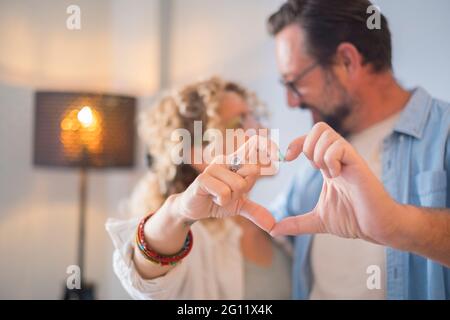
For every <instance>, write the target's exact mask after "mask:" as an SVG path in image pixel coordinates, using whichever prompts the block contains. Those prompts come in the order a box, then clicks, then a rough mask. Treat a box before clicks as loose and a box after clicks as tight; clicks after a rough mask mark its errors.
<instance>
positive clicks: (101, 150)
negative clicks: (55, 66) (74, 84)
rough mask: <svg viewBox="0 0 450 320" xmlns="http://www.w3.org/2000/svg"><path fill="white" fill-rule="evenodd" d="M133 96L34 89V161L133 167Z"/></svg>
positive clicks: (65, 164) (89, 165)
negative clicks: (38, 90)
mask: <svg viewBox="0 0 450 320" xmlns="http://www.w3.org/2000/svg"><path fill="white" fill-rule="evenodd" d="M135 109H136V99H135V98H133V97H126V96H117V95H109V94H94V93H83V92H80V93H74V92H47V91H46V92H44V91H40V92H36V94H35V109H34V112H35V116H34V119H35V123H34V164H35V165H39V166H56V167H94V168H108V167H131V166H133V164H134V153H135V113H136V110H135Z"/></svg>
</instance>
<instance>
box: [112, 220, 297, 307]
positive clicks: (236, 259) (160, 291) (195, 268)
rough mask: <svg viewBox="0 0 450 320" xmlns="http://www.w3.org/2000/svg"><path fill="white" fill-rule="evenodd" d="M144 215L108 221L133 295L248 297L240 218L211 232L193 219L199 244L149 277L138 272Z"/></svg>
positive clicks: (117, 267)
mask: <svg viewBox="0 0 450 320" xmlns="http://www.w3.org/2000/svg"><path fill="white" fill-rule="evenodd" d="M139 220H140V218H134V219H130V220H117V219H109V220H108V221H107V223H106V230H107V231H108V233H109V235H110V237H111V239H112V241H113V244H114V247H115V251H114V255H113V266H114V271H115V273H116V275H117V276H118V278H119V279H120V281H121V283H122V286H123V287H124V288H125V290H126V291H127V292H128V294H129V295H130V296H131V298H133V299H237V300H238V299H244V298H245V292H244V290H245V288H244V286H245V279H244V270H245V268H244V266H245V265H244V259H243V256H242V252H241V244H240V239H241V234H242V230H241V228H240V227H239V226H238V225H237V224H236V223H235V222H233V221H232V220H230V219H224V220H223V222H224V225H223V227H221V228H220V229H219V230H217V232H210V231H209V230H208V228H207V227H206V226H205V225H204V224H202V223H196V224H194V225H193V226H192V227H191V230H192V233H193V236H194V245H193V247H192V251H191V252H190V254H189V255H188V256H187V257H186V258H185V259H183V260H182V261H181V262H180V263H179V264H178V265H176V266H175V267H174V268H173V269H171V270H170V271H169V272H168V273H167V274H165V275H164V276H161V277H158V278H155V279H152V280H146V279H143V278H142V277H141V276H140V275H139V273H138V272H137V270H136V269H135V266H134V262H133V251H134V236H135V232H136V228H137V225H138V223H139ZM284 244H285V245H286V243H284ZM274 257H275V255H274ZM149 263H150V262H149ZM278 265H279V264H278ZM280 273H283V274H281V275H280V276H283V277H287V278H288V279H289V278H290V274H284V273H285V272H284V270H280ZM275 280H276V279H275ZM275 298H276V297H275Z"/></svg>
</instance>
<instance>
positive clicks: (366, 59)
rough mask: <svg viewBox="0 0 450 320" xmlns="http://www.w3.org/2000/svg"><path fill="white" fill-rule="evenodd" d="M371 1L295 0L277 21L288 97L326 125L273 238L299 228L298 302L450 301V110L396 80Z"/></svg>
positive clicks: (308, 141) (318, 128)
mask: <svg viewBox="0 0 450 320" xmlns="http://www.w3.org/2000/svg"><path fill="white" fill-rule="evenodd" d="M369 6H371V3H370V2H369V1H367V0H335V1H330V0H290V1H288V2H286V3H285V4H283V5H282V6H281V8H280V9H279V11H277V12H276V13H274V14H273V15H272V16H271V17H270V18H269V21H268V25H269V30H270V32H271V34H272V35H273V36H274V37H275V42H276V57H277V63H278V67H279V70H280V73H281V75H282V81H283V83H284V84H285V86H286V88H287V101H288V104H289V106H290V107H300V108H305V109H309V110H310V111H311V113H312V117H313V122H314V123H315V125H314V127H313V129H312V130H311V132H310V133H309V134H308V135H307V136H304V137H300V138H298V139H297V140H296V141H294V142H293V143H292V144H291V146H290V149H289V151H288V154H287V155H286V157H287V160H292V159H294V158H296V157H297V156H298V155H299V154H301V153H304V154H305V156H306V157H307V158H308V159H309V160H310V162H311V164H309V163H302V165H301V166H300V168H299V171H298V174H297V175H296V176H295V177H294V179H293V181H292V183H291V184H290V186H289V188H288V189H287V190H286V192H285V193H283V194H282V195H281V196H280V197H279V198H278V200H277V201H276V203H275V205H274V207H273V209H272V210H271V211H272V213H273V214H274V215H275V217H276V218H277V220H281V221H279V222H278V223H277V225H276V226H275V227H274V228H273V229H272V231H271V234H272V235H274V236H276V235H295V236H296V237H295V238H294V245H295V254H294V268H293V281H294V283H293V288H294V292H293V294H294V298H298V299H308V298H310V299H333V298H344V299H349V298H356V299H358V298H359V299H382V298H388V299H450V269H449V268H448V267H449V266H450V210H449V209H448V208H449V207H450V192H449V189H450V171H449V170H450V168H449V165H450V140H449V130H450V106H449V105H448V104H446V103H444V102H441V101H438V100H435V99H433V98H432V97H431V96H430V95H429V94H428V93H427V92H426V91H425V90H423V89H421V88H417V89H415V90H413V91H406V90H405V89H403V88H402V87H401V86H400V85H399V84H398V83H397V81H396V80H395V78H394V75H393V72H392V64H391V35H390V31H389V27H388V23H387V21H386V19H385V17H384V16H381V28H380V29H374V30H369V28H368V27H367V24H366V21H367V19H368V17H369V14H367V9H368V8H369ZM344 138H345V139H344ZM317 169H320V170H317ZM312 234H314V236H313V235H312ZM355 238H358V239H355ZM377 277H379V278H381V280H383V281H381V282H380V281H379V279H378V280H377Z"/></svg>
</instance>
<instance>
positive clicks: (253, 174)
mask: <svg viewBox="0 0 450 320" xmlns="http://www.w3.org/2000/svg"><path fill="white" fill-rule="evenodd" d="M236 173H237V174H239V175H240V176H242V177H243V178H244V179H245V180H246V181H247V190H246V191H245V192H246V193H247V192H249V191H250V190H251V189H252V188H253V186H254V185H255V182H256V180H257V179H258V177H259V175H260V167H259V166H258V165H255V164H246V165H244V166H242V168H240V169H239V170H238V171H237V172H236Z"/></svg>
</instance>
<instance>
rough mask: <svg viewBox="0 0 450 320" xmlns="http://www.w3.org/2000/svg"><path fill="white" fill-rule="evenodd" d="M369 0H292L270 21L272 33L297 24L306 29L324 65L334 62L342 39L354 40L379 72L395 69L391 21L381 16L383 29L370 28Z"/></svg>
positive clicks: (309, 43) (310, 48) (313, 51)
mask: <svg viewBox="0 0 450 320" xmlns="http://www.w3.org/2000/svg"><path fill="white" fill-rule="evenodd" d="M371 5H372V3H371V2H370V1H368V0H288V1H287V2H286V3H284V4H283V5H282V6H281V8H280V9H279V10H278V11H277V12H275V13H274V14H273V15H272V16H270V18H269V20H268V28H269V32H270V33H271V34H272V35H276V34H278V33H279V32H280V31H281V30H283V29H284V28H285V27H286V26H288V25H290V24H293V23H297V24H298V25H299V26H300V27H301V28H302V29H303V30H304V32H305V36H306V46H307V48H306V49H307V52H308V53H309V54H310V55H311V56H312V57H314V58H315V59H316V60H317V61H318V62H319V64H320V65H322V66H324V67H328V66H330V65H331V64H332V63H333V58H334V56H335V53H336V49H337V47H338V46H339V44H341V43H342V42H349V43H352V44H353V45H354V46H355V47H356V48H357V49H358V51H359V52H360V53H361V55H362V56H363V57H364V64H367V63H369V64H371V65H372V67H373V70H374V71H375V72H380V71H385V70H390V69H392V44H391V33H390V31H389V26H388V22H387V20H386V17H385V16H384V15H382V14H381V13H380V15H381V19H380V20H381V24H380V27H381V28H380V29H372V30H371V29H369V28H368V26H367V20H368V18H369V17H370V16H371V14H369V13H367V9H368V8H369V6H371Z"/></svg>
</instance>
